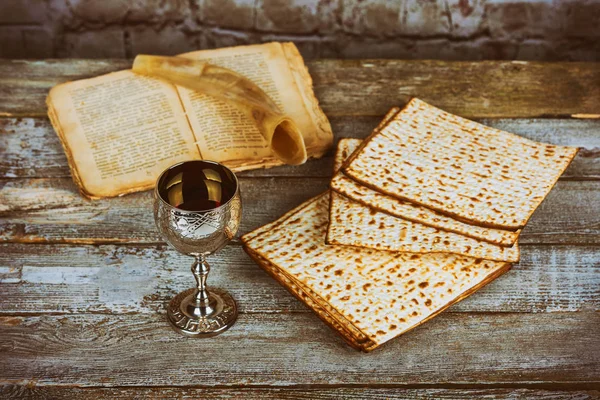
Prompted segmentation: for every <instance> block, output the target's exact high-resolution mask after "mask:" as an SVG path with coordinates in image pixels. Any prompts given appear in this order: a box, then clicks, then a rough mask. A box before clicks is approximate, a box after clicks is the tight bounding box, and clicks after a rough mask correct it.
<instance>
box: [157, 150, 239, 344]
mask: <svg viewBox="0 0 600 400" xmlns="http://www.w3.org/2000/svg"><path fill="white" fill-rule="evenodd" d="M241 214H242V201H241V198H240V189H239V183H238V180H237V177H236V176H235V174H234V173H233V172H231V170H230V169H229V168H227V167H225V166H223V165H221V164H219V163H216V162H213V161H185V162H182V163H179V164H175V165H173V166H171V167H169V168H167V169H166V170H165V171H164V172H163V173H162V174H161V175H160V176H159V178H158V180H157V182H156V188H155V190H154V219H155V221H156V226H157V227H158V230H159V232H160V233H161V235H162V236H163V237H164V238H165V239H166V241H167V242H168V243H169V244H171V245H172V246H173V247H175V249H177V251H179V252H181V253H183V254H186V255H188V256H192V257H195V261H194V263H193V264H192V273H193V274H194V277H195V278H196V287H194V288H191V289H188V290H186V291H183V292H181V293H179V294H177V295H176V296H175V297H174V298H173V299H172V300H171V302H170V303H169V305H168V307H167V316H168V318H169V322H170V323H171V325H172V326H173V327H174V328H175V330H176V331H178V332H180V333H182V334H184V335H188V336H194V337H209V336H215V335H218V334H220V333H222V332H224V331H226V330H227V329H229V328H230V327H231V326H232V325H233V324H234V322H235V320H236V318H237V306H236V304H235V300H233V297H231V295H230V294H229V293H227V292H226V291H225V290H222V289H217V288H211V289H210V290H209V289H208V288H207V287H206V278H207V276H208V272H209V271H210V267H209V265H208V263H207V262H206V256H208V255H210V254H213V253H215V252H216V251H219V250H220V249H222V248H223V247H224V246H225V245H226V244H227V243H228V242H229V241H230V240H231V239H233V237H234V236H235V234H236V233H237V231H238V227H239V225H240V219H241Z"/></svg>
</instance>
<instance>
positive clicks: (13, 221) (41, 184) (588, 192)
mask: <svg viewBox="0 0 600 400" xmlns="http://www.w3.org/2000/svg"><path fill="white" fill-rule="evenodd" d="M240 182H241V191H242V195H243V202H244V215H243V218H242V226H241V232H240V233H244V232H248V231H250V230H252V229H254V228H256V227H259V226H261V225H264V224H266V223H268V222H271V221H273V220H275V219H276V218H277V217H279V216H280V215H282V214H284V213H285V212H287V211H288V210H290V209H291V208H293V207H295V206H297V205H298V204H300V203H302V202H303V201H304V200H307V199H308V198H310V197H312V196H315V195H317V194H319V193H321V192H323V191H324V190H326V189H327V186H328V184H329V178H241V179H240ZM152 202H153V199H152V195H151V193H150V192H143V193H136V194H132V195H128V196H124V197H120V198H114V199H106V200H96V201H90V200H86V199H84V198H82V197H81V196H80V195H79V194H78V193H77V191H76V188H75V185H74V184H73V182H72V181H71V179H69V178H61V179H13V180H8V181H4V182H3V181H0V204H1V205H2V208H3V212H0V216H1V217H2V218H1V219H0V241H9V242H23V243H79V244H82V243H90V244H93V243H163V241H162V239H161V238H160V236H159V235H158V233H157V231H156V228H155V224H154V218H153V215H152ZM598 204H600V181H560V182H558V184H557V185H556V187H555V188H554V189H553V190H552V191H551V192H550V194H549V196H548V198H547V199H546V200H545V201H544V202H543V203H542V205H541V206H540V208H539V209H538V210H537V211H536V212H535V214H534V215H533V217H532V219H531V221H530V223H529V224H528V225H527V227H526V228H525V230H524V231H523V234H522V235H521V238H520V243H522V244H529V243H532V244H541V243H548V244H556V243H577V244H594V243H598V242H600V214H599V213H597V212H596V209H597V205H598Z"/></svg>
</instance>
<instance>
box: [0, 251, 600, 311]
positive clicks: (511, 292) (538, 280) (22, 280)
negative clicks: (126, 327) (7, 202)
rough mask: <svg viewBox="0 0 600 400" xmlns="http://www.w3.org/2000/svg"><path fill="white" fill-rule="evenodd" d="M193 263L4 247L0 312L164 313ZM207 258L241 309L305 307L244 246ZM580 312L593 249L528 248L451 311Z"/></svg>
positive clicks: (166, 257)
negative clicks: (5, 279) (518, 259)
mask: <svg viewBox="0 0 600 400" xmlns="http://www.w3.org/2000/svg"><path fill="white" fill-rule="evenodd" d="M191 262H192V260H191V259H190V258H189V257H186V256H183V255H181V254H179V253H177V252H176V251H174V250H172V249H171V248H170V247H167V246H148V247H142V248H140V247H136V246H115V245H105V246H70V245H54V246H47V245H30V244H27V245H25V244H20V245H14V244H4V245H0V264H1V265H7V267H6V268H8V269H10V270H11V275H10V276H12V277H13V281H12V283H18V284H13V285H9V284H2V285H0V298H3V299H12V300H11V301H10V302H3V303H0V313H8V314H14V313H19V314H23V313H32V312H52V313H54V312H64V313H86V312H103V313H132V312H135V313H154V312H163V310H164V305H165V303H166V302H167V301H168V300H170V298H171V297H172V296H173V295H174V294H175V293H176V292H178V291H181V290H183V289H184V288H187V287H191V286H192V284H193V278H192V276H191V274H190V272H189V266H190V265H191ZM210 263H211V265H212V266H213V268H212V272H211V277H210V280H209V284H210V285H214V286H217V287H225V288H227V289H228V290H230V291H231V293H232V294H233V295H234V297H235V298H236V299H237V300H238V302H239V305H240V310H241V312H243V313H286V312H308V309H307V308H306V307H305V306H304V305H303V304H302V303H300V302H299V301H297V300H295V298H293V297H292V296H291V295H289V294H288V293H287V292H286V291H285V289H284V288H283V287H281V286H280V285H279V284H278V283H277V282H275V281H274V280H273V279H271V278H270V277H269V276H268V275H266V274H265V273H264V272H263V271H262V270H261V269H260V268H259V267H258V266H257V265H256V264H255V263H254V262H253V261H252V260H251V259H250V258H249V257H248V256H247V255H246V254H245V253H244V251H243V250H242V248H241V247H240V246H236V245H231V246H228V247H226V248H225V249H223V250H222V251H221V252H220V253H219V254H218V255H216V256H214V257H211V259H210ZM0 272H1V271H0ZM0 276H2V275H0ZM4 283H8V282H4ZM581 310H594V311H600V252H598V251H597V248H596V247H593V246H577V247H570V246H526V247H524V248H523V254H522V259H521V262H520V263H518V264H515V266H514V267H513V269H512V270H511V271H510V272H508V273H506V274H505V275H503V276H502V277H500V278H499V279H497V280H496V281H495V282H493V283H492V284H490V285H488V286H486V287H485V288H484V289H482V290H480V291H479V292H477V293H476V294H475V295H473V296H471V297H469V298H468V299H466V300H465V301H463V302H461V303H459V304H457V305H456V306H454V307H452V308H450V312H525V313H530V312H556V311H560V312H566V311H571V312H573V311H581Z"/></svg>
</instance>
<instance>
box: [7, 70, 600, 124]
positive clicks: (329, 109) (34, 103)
mask: <svg viewBox="0 0 600 400" xmlns="http://www.w3.org/2000/svg"><path fill="white" fill-rule="evenodd" d="M307 64H308V67H309V70H310V73H311V76H312V78H313V81H314V87H315V92H316V95H317V97H318V99H319V100H320V103H321V106H322V108H323V110H324V111H325V113H326V114H327V115H328V116H330V117H331V116H339V115H383V114H384V113H385V112H386V111H387V110H388V109H389V108H390V107H391V106H392V105H403V104H404V103H406V101H407V100H408V99H409V98H410V97H413V96H416V97H420V98H422V99H423V100H425V101H426V102H429V103H431V104H432V105H434V106H436V107H439V108H442V109H443V110H446V111H449V112H452V113H456V114H458V115H461V116H464V117H467V118H483V117H493V118H504V117H509V118H515V117H520V118H523V117H540V116H544V117H549V116H570V115H572V114H598V110H599V109H600V85H597V84H594V82H599V81H600V66H599V64H597V63H539V62H523V61H518V62H510V61H483V62H481V61H480V62H448V61H427V60H425V61H422V60H410V61H409V60H364V61H360V60H319V61H311V62H309V63H307ZM130 65H131V62H130V61H127V60H47V61H14V60H2V61H0V116H43V115H45V114H46V109H45V105H44V98H45V96H46V94H47V93H48V90H49V89H50V88H51V87H52V86H54V85H56V84H58V83H61V82H65V81H69V80H75V79H80V78H87V77H92V76H96V75H100V74H104V73H107V72H110V71H117V70H120V69H125V68H128V67H129V66H130ZM557 94H560V95H557Z"/></svg>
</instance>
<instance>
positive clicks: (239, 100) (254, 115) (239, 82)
mask: <svg viewBox="0 0 600 400" xmlns="http://www.w3.org/2000/svg"><path fill="white" fill-rule="evenodd" d="M132 70H133V72H135V73H138V74H141V75H146V76H151V77H156V78H160V79H163V80H165V81H167V82H169V83H172V84H175V85H179V86H183V87H186V88H188V89H192V90H196V91H198V92H201V93H205V94H207V95H209V96H214V97H216V98H218V99H221V100H223V101H226V102H228V103H231V104H232V105H234V106H236V107H237V108H238V109H239V110H241V111H243V112H244V113H245V114H246V115H247V116H248V117H249V118H250V119H251V120H252V121H254V123H255V125H256V127H257V128H258V130H259V131H260V133H261V135H262V136H263V137H264V138H265V139H266V141H267V143H268V144H269V146H270V147H271V150H272V152H273V154H275V156H276V157H277V158H279V159H280V160H281V161H283V162H285V163H286V164H291V165H297V164H302V163H304V162H305V161H306V158H307V155H306V146H305V144H304V138H303V137H302V134H301V133H300V131H299V130H298V127H297V126H296V123H295V122H294V121H293V120H292V118H291V117H290V116H288V115H285V114H284V113H282V111H281V110H280V109H279V107H278V106H277V104H275V102H273V100H272V99H271V98H270V97H269V96H268V95H267V94H266V93H265V92H264V91H263V90H262V89H261V88H260V87H258V86H257V85H256V84H254V83H253V82H252V81H250V80H249V79H248V78H246V77H244V76H243V75H240V74H238V73H237V72H235V71H232V70H230V69H227V68H223V67H219V66H217V65H214V64H209V63H206V62H203V61H197V60H190V59H187V58H183V57H163V56H150V55H143V54H140V55H138V56H137V57H136V58H135V60H134V61H133V68H132Z"/></svg>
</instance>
